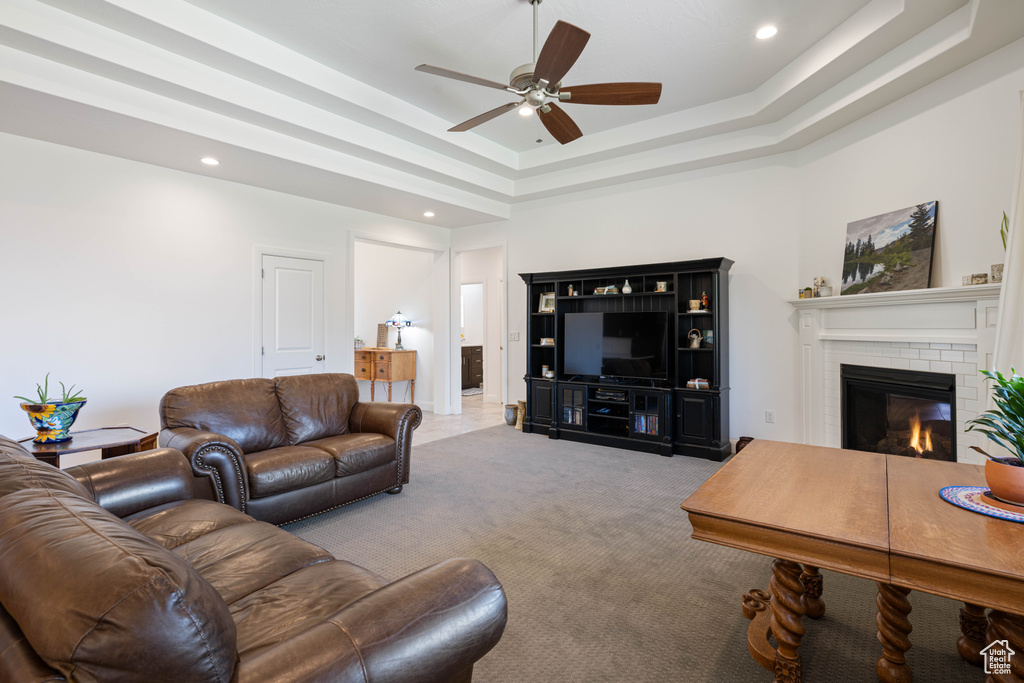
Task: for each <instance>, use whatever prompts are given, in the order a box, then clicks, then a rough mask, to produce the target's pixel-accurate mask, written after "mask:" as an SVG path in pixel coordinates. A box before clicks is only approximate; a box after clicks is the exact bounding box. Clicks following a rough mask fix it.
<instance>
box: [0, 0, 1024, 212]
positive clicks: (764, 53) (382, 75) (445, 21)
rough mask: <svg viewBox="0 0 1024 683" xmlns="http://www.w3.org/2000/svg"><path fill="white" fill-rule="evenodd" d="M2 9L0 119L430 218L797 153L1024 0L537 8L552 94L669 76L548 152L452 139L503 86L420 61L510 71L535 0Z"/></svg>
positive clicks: (523, 54)
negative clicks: (568, 66)
mask: <svg viewBox="0 0 1024 683" xmlns="http://www.w3.org/2000/svg"><path fill="white" fill-rule="evenodd" d="M0 5H2V6H0V101H2V102H3V103H4V106H2V107H0V130H2V131H5V132H10V133H14V134H18V135H26V136H30V137H35V138H39V139H43V140H50V141H53V142H58V143H61V144H66V145H71V146H75V147H81V148H84V149H91V150H94V151H98V152H103V153H107V154H113V155H116V156H121V157H125V158H131V159H137V160H140V161H144V162H147V163H153V164H158V165H161V166H166V167H170V168H177V169H181V170H185V171H189V172H194V173H202V174H206V175H211V176H216V177H221V178H226V179H229V180H234V181H238V182H244V183H248V184H251V185H255V186H259V187H266V188H271V189H277V190H281V191H285V192H290V193H294V194H298V195H302V196H307V197H313V198H316V199H321V200H324V201H329V202H334V203H338V204H343V205H346V206H352V207H355V208H360V209H365V210H369V211H374V212H377V213H381V214H384V215H389V216H394V217H398V218H403V219H409V220H417V221H421V222H429V223H432V224H435V225H440V226H445V227H459V226H463V225H472V224H476V223H484V222H488V221H494V220H500V219H502V218H505V217H507V216H508V215H509V211H510V207H511V205H512V204H514V203H516V202H521V201H528V200H531V199H535V198H540V197H550V196H557V195H559V194H564V193H567V192H573V191H578V190H582V189H589V188H595V187H602V186H607V185H611V184H615V183H621V182H625V181H629V180H635V179H644V178H652V177H658V176H664V175H668V174H672V173H678V172H680V171H683V170H688V169H693V168H701V167H707V166H712V165H716V164H721V163H726V162H730V161H735V160H741V159H750V158H755V157H759V156H765V155H769V154H774V153H778V152H781V151H786V150H791V149H796V148H799V147H800V146H803V145H806V144H807V143H809V142H811V141H813V140H815V139H818V138H820V137H822V136H824V135H826V134H828V133H830V132H832V131H834V130H836V129H838V128H840V127H841V126H843V125H846V124H847V123H849V122H850V121H852V120H855V119H856V118H859V117H861V116H864V115H865V114H867V113H870V112H871V111H874V110H876V109H878V108H880V107H882V106H884V105H885V104H888V103H889V102H892V101H894V100H895V99H897V98H899V97H901V96H903V95H905V94H908V93H910V92H912V91H913V90H916V89H917V88H920V87H921V86H923V85H925V84H927V83H929V82H931V81H934V80H936V79H938V78H941V77H942V76H944V75H946V74H948V73H950V72H952V71H954V70H956V69H958V68H960V67H962V66H964V65H966V64H968V63H970V62H972V61H974V60H976V59H978V58H980V57H982V56H984V55H986V54H989V53H990V52H993V51H995V50H997V49H999V48H1001V47H1003V46H1006V45H1008V44H1009V43H1011V42H1014V41H1016V40H1019V39H1021V38H1022V37H1024V2H1021V1H1020V0H971V1H970V2H965V0H829V1H828V2H821V1H820V0H818V1H814V0H643V2H636V1H634V2H625V1H624V0H586V2H584V1H583V0H544V2H543V3H542V4H541V5H540V7H539V18H540V19H539V24H540V40H541V42H543V40H544V38H545V37H546V35H547V33H548V32H549V31H550V30H551V27H552V26H553V25H554V23H555V21H557V20H559V19H561V20H565V21H568V22H570V23H572V24H575V25H577V26H580V27H581V28H584V29H586V30H587V31H589V32H590V33H591V34H592V37H591V39H590V42H589V44H588V45H587V47H586V49H585V50H584V52H583V54H582V56H581V57H580V59H579V61H578V62H577V63H576V65H575V66H574V67H573V68H572V70H570V72H569V75H568V76H567V77H566V78H565V79H564V81H565V83H566V84H567V85H570V86H571V85H573V84H580V83H600V82H611V81H622V80H627V81H628V80H638V81H659V82H662V83H663V84H664V90H663V95H662V98H661V101H660V102H659V104H657V105H653V106H638V107H602V106H584V105H571V104H565V105H564V107H563V108H564V109H565V110H566V111H567V113H569V114H570V115H571V116H572V117H573V118H574V119H575V120H576V122H577V123H578V124H579V126H580V128H581V129H582V130H583V132H584V136H583V137H582V138H581V139H579V140H576V141H574V142H572V143H570V144H569V145H564V146H563V145H559V144H557V143H556V142H553V141H552V140H551V139H550V136H549V135H548V134H547V131H545V130H544V128H543V127H542V126H541V124H540V122H539V121H538V120H536V117H531V118H528V119H527V118H522V117H519V116H516V115H515V114H507V115H505V116H502V117H499V118H498V119H495V120H493V121H490V122H488V123H485V124H483V125H481V126H479V127H477V128H475V129H474V130H473V131H471V132H468V133H447V132H446V129H447V128H449V127H451V126H452V125H454V124H456V123H459V122H461V121H463V120H466V119H469V118H471V117H473V116H476V115H477V114H480V113H483V112H484V111H487V110H489V109H492V108H494V107H496V106H499V105H501V104H503V103H505V102H509V101H514V100H515V99H516V98H515V97H514V96H513V95H510V94H508V93H503V92H501V91H498V90H493V89H488V88H483V87H479V86H475V85H472V84H469V83H463V82H458V81H453V80H448V79H444V78H440V77H437V76H432V75H429V74H425V73H421V72H417V71H414V70H413V69H414V67H415V66H416V65H418V64H421V63H428V64H433V65H435V66H440V67H444V68H447V69H452V70H455V71H461V72H465V73H470V74H473V75H476V76H480V77H482V78H486V79H490V80H494V81H499V82H507V80H508V74H509V72H510V71H511V70H512V69H513V68H514V67H516V66H518V65H520V64H523V63H525V62H529V61H532V54H531V52H532V38H533V35H532V17H533V8H532V7H531V6H530V4H529V2H528V0H419V1H414V2H410V1H406V2H381V1H380V0H373V1H371V0H346V1H345V2H337V0H289V1H288V2H281V1H280V0H190V2H185V1H184V0H160V2H153V0H4V1H3V3H0ZM766 23H772V24H775V25H777V26H778V28H779V33H778V35H777V36H776V37H775V38H773V39H771V40H768V41H759V40H757V39H755V38H754V36H753V33H754V31H755V30H756V29H757V28H759V27H760V26H761V25H763V24H766ZM538 139H539V140H540V142H538ZM208 154H212V155H214V156H218V157H220V158H221V160H222V164H221V166H219V167H217V168H215V169H208V168H206V167H201V166H200V165H199V164H198V158H199V157H200V156H204V155H208ZM427 209H430V210H433V211H434V212H435V213H436V214H437V215H436V217H435V218H434V219H430V220H429V221H428V220H427V219H425V218H423V217H422V212H423V211H424V210H427Z"/></svg>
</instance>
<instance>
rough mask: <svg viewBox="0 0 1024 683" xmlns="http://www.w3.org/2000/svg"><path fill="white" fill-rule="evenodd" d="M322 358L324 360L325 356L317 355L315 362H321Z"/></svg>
mask: <svg viewBox="0 0 1024 683" xmlns="http://www.w3.org/2000/svg"><path fill="white" fill-rule="evenodd" d="M324 358H326V356H323V355H317V357H316V359H317V360H323V359H324Z"/></svg>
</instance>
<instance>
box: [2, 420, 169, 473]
mask: <svg viewBox="0 0 1024 683" xmlns="http://www.w3.org/2000/svg"><path fill="white" fill-rule="evenodd" d="M156 438H157V435H156V434H147V433H146V432H144V431H142V430H141V429H136V428H135V427H100V428H99V429H86V430H83V431H80V432H71V440H70V441H63V442H61V443H33V442H32V439H33V437H31V436H30V437H29V438H27V439H21V440H19V441H18V443H20V444H21V445H23V446H24V447H25V448H26V449H28V452H29V453H31V454H32V455H34V456H35V457H36V459H37V460H42V461H43V462H45V463H49V464H51V465H53V466H54V467H60V456H61V455H63V454H65V453H81V452H82V451H95V450H99V451H101V457H102V458H103V459H104V460H106V459H107V458H113V457H115V456H118V455H127V454H128V453H138V452H139V451H145V450H149V449H151V448H156Z"/></svg>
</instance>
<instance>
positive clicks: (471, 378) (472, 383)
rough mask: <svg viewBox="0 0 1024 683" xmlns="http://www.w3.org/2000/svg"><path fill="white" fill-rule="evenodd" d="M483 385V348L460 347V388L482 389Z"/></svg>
mask: <svg viewBox="0 0 1024 683" xmlns="http://www.w3.org/2000/svg"><path fill="white" fill-rule="evenodd" d="M483 384H484V347H482V346H463V347H462V388H463V389H469V388H470V387H482V386H483Z"/></svg>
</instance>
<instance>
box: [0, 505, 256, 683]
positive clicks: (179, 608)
mask: <svg viewBox="0 0 1024 683" xmlns="http://www.w3.org/2000/svg"><path fill="white" fill-rule="evenodd" d="M0 576H2V577H3V580H2V581H0V602H2V603H3V606H4V609H6V610H7V611H8V612H9V613H10V615H11V616H12V617H13V618H14V619H15V621H17V622H18V625H19V626H20V627H21V630H22V632H23V633H24V634H25V637H26V638H27V639H28V641H29V643H31V645H32V648H33V649H34V650H35V651H36V653H38V654H39V656H40V657H41V658H42V659H43V660H44V661H45V662H46V663H47V664H48V665H49V666H51V667H52V668H54V669H56V670H57V671H59V672H60V673H61V674H63V675H64V676H65V677H67V678H68V679H69V680H76V681H78V680H82V681H107V680H145V681H197V680H204V681H223V682H225V683H226V682H227V681H229V680H230V679H231V676H232V673H233V671H234V667H235V660H236V641H235V623H234V621H233V619H232V618H231V614H230V612H229V611H228V607H227V605H226V604H225V603H224V601H223V600H222V599H221V597H220V596H219V595H218V594H217V592H216V591H215V590H214V589H213V587H212V586H211V585H210V584H209V583H207V582H206V581H204V580H203V579H202V578H201V577H200V576H199V574H198V573H197V572H195V571H194V570H193V569H192V568H191V567H189V566H188V564H186V563H185V562H184V561H182V560H181V558H179V557H177V556H176V555H175V554H174V553H173V552H171V551H169V550H166V549H165V548H162V547H160V546H159V545H158V544H156V543H154V542H153V541H152V540H150V539H148V538H146V537H145V536H144V535H143V534H141V533H140V532H138V531H136V530H135V529H133V528H131V527H130V526H128V525H127V524H125V523H124V522H122V521H121V520H119V519H117V518H116V517H114V516H113V515H111V514H110V513H109V512H107V511H106V510H104V509H103V508H101V507H99V506H98V505H96V504H95V503H92V502H90V501H86V500H83V499H81V498H79V497H77V496H75V495H71V494H68V493H64V492H62V491H46V490H38V489H36V490H26V491H20V492H17V493H12V494H10V495H8V496H5V497H4V498H2V499H0ZM70 606H73V608H72V607H70Z"/></svg>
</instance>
